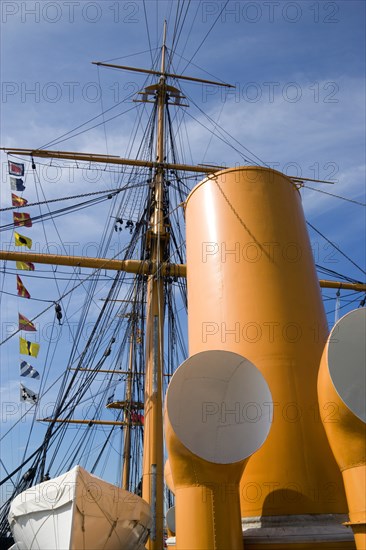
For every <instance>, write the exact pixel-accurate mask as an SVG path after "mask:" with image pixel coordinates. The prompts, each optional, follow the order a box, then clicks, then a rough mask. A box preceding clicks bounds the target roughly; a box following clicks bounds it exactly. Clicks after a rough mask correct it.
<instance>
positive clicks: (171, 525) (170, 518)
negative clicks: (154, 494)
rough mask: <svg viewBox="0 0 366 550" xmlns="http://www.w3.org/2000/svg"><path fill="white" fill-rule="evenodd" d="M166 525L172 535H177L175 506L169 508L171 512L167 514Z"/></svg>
mask: <svg viewBox="0 0 366 550" xmlns="http://www.w3.org/2000/svg"><path fill="white" fill-rule="evenodd" d="M166 524H167V527H168V529H169V531H171V532H172V533H174V534H175V506H172V507H171V508H169V510H168V511H167V513H166Z"/></svg>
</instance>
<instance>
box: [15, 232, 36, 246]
mask: <svg viewBox="0 0 366 550" xmlns="http://www.w3.org/2000/svg"><path fill="white" fill-rule="evenodd" d="M14 238H15V246H26V247H27V248H32V239H30V238H29V237H24V235H21V234H20V233H17V232H16V231H14Z"/></svg>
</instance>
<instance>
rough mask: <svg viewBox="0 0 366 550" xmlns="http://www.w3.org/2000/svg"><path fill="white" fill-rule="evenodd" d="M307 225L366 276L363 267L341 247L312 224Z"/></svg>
mask: <svg viewBox="0 0 366 550" xmlns="http://www.w3.org/2000/svg"><path fill="white" fill-rule="evenodd" d="M306 223H307V225H308V226H309V227H311V229H313V231H315V232H316V233H318V235H320V236H321V237H322V238H323V239H324V240H326V241H327V243H329V244H330V245H332V246H333V247H334V248H335V249H336V250H337V251H338V252H339V253H340V254H342V256H344V257H345V258H346V259H347V260H348V261H349V262H351V264H352V265H354V266H355V267H357V269H359V270H360V271H362V273H364V274H365V275H366V271H365V270H364V269H362V267H360V266H359V265H358V264H356V262H354V261H353V260H352V258H350V257H349V256H348V255H347V254H345V252H343V251H342V250H341V249H340V248H339V246H337V245H336V244H335V243H333V242H332V241H330V240H329V239H328V238H327V237H326V236H325V235H323V233H321V232H320V231H319V230H318V229H316V227H314V226H313V225H312V224H311V223H310V222H308V221H307V222H306Z"/></svg>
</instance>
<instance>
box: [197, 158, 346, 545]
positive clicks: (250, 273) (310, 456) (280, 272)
mask: <svg viewBox="0 0 366 550" xmlns="http://www.w3.org/2000/svg"><path fill="white" fill-rule="evenodd" d="M186 222H187V279H188V313H189V316H188V319H189V320H188V331H189V352H190V355H192V354H195V353H197V352H200V351H204V350H213V349H217V350H228V351H233V352H236V353H238V354H241V355H243V356H245V357H247V358H248V359H249V360H250V361H252V362H253V363H254V364H255V365H256V366H257V368H258V369H259V370H260V371H261V373H262V374H263V376H264V378H265V379H266V381H267V383H268V385H269V388H270V391H271V394H272V398H273V402H274V404H273V412H274V418H273V425H272V429H271V432H270V434H269V437H268V439H267V441H266V442H265V443H264V445H263V446H262V448H261V449H260V450H259V451H258V452H257V453H255V455H254V456H253V457H251V459H250V460H249V463H248V465H247V466H246V469H245V473H244V475H243V478H242V480H241V487H240V497H241V510H242V515H243V516H262V515H275V516H281V515H286V514H332V513H347V503H346V499H345V494H344V489H343V483H342V478H341V475H340V473H339V470H338V467H337V464H336V462H335V460H334V458H333V455H332V453H331V450H330V447H329V444H328V441H327V438H326V435H325V431H324V428H323V426H322V423H321V420H320V417H319V409H318V398H317V374H318V368H319V361H320V358H321V355H322V351H323V348H324V344H325V342H326V339H327V335H328V330H327V325H326V319H325V314H324V310H323V305H322V300H321V295H320V289H319V283H318V279H317V276H316V272H315V266H314V261H313V257H312V251H311V247H310V242H309V238H308V234H307V231H306V225H305V220H304V215H303V210H302V205H301V198H300V194H299V191H298V190H297V189H296V187H295V185H294V184H293V183H292V182H291V181H290V180H289V179H288V178H287V177H286V176H285V175H283V174H281V173H279V172H276V171H274V170H270V169H266V168H260V167H242V168H238V169H230V170H225V171H223V172H219V173H218V174H216V175H215V176H213V177H209V178H207V179H206V180H204V181H203V182H201V183H200V184H199V185H198V186H196V188H195V189H194V190H193V191H192V193H191V194H190V196H189V197H188V199H187V204H186ZM232 408H233V409H235V411H236V413H237V414H239V415H240V418H241V419H244V420H245V421H247V422H256V419H258V418H259V417H260V416H261V415H266V414H269V405H268V407H266V406H265V404H258V403H233V404H232ZM322 412H325V413H328V414H331V411H322ZM325 547H326V546H324V548H325Z"/></svg>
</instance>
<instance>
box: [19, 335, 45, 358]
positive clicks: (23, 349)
mask: <svg viewBox="0 0 366 550" xmlns="http://www.w3.org/2000/svg"><path fill="white" fill-rule="evenodd" d="M40 347H41V346H40V345H39V344H36V343H35V342H30V341H29V340H26V339H25V338H22V337H20V338H19V351H20V353H21V354H22V355H30V356H31V357H37V355H38V353H39V348H40Z"/></svg>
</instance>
